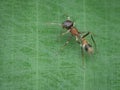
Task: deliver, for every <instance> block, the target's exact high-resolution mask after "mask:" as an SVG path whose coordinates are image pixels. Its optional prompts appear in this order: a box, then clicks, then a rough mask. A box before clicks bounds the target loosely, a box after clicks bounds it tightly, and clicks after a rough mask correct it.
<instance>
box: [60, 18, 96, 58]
mask: <svg viewBox="0 0 120 90" xmlns="http://www.w3.org/2000/svg"><path fill="white" fill-rule="evenodd" d="M74 24H75V23H74V22H73V21H71V20H70V17H68V18H67V20H65V21H64V22H63V23H62V27H63V29H66V30H67V31H66V32H65V33H62V35H65V34H67V33H69V32H70V33H71V36H70V37H69V38H68V40H67V41H66V42H65V44H64V46H66V45H67V44H68V43H69V41H70V40H71V37H72V36H74V37H75V38H76V41H77V43H78V44H80V47H81V53H82V57H83V56H84V51H85V52H87V53H88V54H93V53H94V49H93V47H92V45H91V44H90V43H89V42H88V40H87V39H86V38H85V37H86V36H88V35H89V34H91V39H92V41H93V43H94V45H95V48H96V43H95V40H94V38H93V35H92V33H91V32H87V33H85V34H84V35H83V33H84V32H79V31H78V29H77V28H76V27H75V26H74ZM64 46H63V47H64Z"/></svg>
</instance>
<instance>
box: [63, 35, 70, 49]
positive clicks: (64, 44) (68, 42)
mask: <svg viewBox="0 0 120 90" xmlns="http://www.w3.org/2000/svg"><path fill="white" fill-rule="evenodd" d="M71 38H72V36H70V37H69V38H68V40H67V41H66V42H65V44H64V45H63V46H62V48H61V49H63V48H64V47H65V46H66V45H67V44H68V43H69V41H70V40H71Z"/></svg>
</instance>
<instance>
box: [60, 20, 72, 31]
mask: <svg viewBox="0 0 120 90" xmlns="http://www.w3.org/2000/svg"><path fill="white" fill-rule="evenodd" d="M62 27H63V28H65V29H67V30H68V29H70V28H71V27H73V22H72V21H71V20H66V21H64V22H63V23H62Z"/></svg>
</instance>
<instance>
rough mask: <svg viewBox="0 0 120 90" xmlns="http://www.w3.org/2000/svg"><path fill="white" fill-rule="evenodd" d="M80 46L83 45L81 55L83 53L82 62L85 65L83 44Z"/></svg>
mask: <svg viewBox="0 0 120 90" xmlns="http://www.w3.org/2000/svg"><path fill="white" fill-rule="evenodd" d="M80 47H81V55H82V64H83V65H84V51H83V47H82V45H81V44H80Z"/></svg>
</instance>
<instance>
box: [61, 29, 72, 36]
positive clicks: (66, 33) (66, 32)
mask: <svg viewBox="0 0 120 90" xmlns="http://www.w3.org/2000/svg"><path fill="white" fill-rule="evenodd" d="M69 32H70V30H67V31H66V32H64V33H62V36H63V35H65V34H67V33H69Z"/></svg>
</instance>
